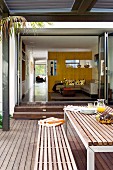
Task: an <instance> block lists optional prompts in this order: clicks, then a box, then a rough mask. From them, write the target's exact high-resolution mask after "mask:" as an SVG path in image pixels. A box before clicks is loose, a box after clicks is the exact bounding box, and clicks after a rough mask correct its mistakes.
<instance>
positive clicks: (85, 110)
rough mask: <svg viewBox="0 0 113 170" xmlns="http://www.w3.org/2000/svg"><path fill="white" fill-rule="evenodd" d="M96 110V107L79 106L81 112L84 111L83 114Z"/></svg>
mask: <svg viewBox="0 0 113 170" xmlns="http://www.w3.org/2000/svg"><path fill="white" fill-rule="evenodd" d="M96 111H97V108H94V107H93V108H88V107H82V108H81V111H80V112H81V113H84V114H95V113H96Z"/></svg>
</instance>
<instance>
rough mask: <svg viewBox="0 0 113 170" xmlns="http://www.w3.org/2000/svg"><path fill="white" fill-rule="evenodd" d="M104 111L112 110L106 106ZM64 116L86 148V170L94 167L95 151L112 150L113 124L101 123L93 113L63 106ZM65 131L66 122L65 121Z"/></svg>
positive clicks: (92, 169)
mask: <svg viewBox="0 0 113 170" xmlns="http://www.w3.org/2000/svg"><path fill="white" fill-rule="evenodd" d="M106 111H107V112H108V113H109V112H113V109H112V108H110V107H107V109H106ZM64 118H65V120H66V122H67V119H69V121H70V122H71V124H72V125H73V127H74V129H75V130H76V132H77V134H78V135H79V137H80V139H81V141H82V142H83V144H84V146H85V147H86V149H87V170H94V169H95V152H113V124H110V125H106V124H101V123H99V122H98V121H97V120H96V119H95V115H85V114H82V113H80V112H78V111H68V110H66V107H65V108H64ZM65 130H66V131H67V123H65Z"/></svg>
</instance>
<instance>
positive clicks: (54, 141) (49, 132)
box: [34, 125, 77, 170]
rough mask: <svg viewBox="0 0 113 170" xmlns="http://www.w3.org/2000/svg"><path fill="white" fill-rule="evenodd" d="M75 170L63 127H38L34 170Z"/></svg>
mask: <svg viewBox="0 0 113 170" xmlns="http://www.w3.org/2000/svg"><path fill="white" fill-rule="evenodd" d="M43 169H44V170H77V166H76V164H75V160H74V157H73V154H72V151H71V148H70V145H69V142H68V139H67V136H66V133H65V131H64V127H63V125H60V126H56V127H45V126H42V125H39V131H38V141H37V150H36V158H35V166H34V170H43Z"/></svg>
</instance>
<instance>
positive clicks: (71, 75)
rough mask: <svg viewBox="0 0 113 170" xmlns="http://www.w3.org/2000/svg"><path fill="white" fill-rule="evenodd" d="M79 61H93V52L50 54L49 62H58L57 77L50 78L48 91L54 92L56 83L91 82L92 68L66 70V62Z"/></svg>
mask: <svg viewBox="0 0 113 170" xmlns="http://www.w3.org/2000/svg"><path fill="white" fill-rule="evenodd" d="M67 59H70V60H74V59H79V60H92V52H49V53H48V60H57V71H56V72H57V75H56V76H48V91H49V92H52V87H53V85H54V84H55V81H62V80H63V79H64V78H66V79H68V80H79V79H85V80H91V79H92V68H66V65H65V60H67Z"/></svg>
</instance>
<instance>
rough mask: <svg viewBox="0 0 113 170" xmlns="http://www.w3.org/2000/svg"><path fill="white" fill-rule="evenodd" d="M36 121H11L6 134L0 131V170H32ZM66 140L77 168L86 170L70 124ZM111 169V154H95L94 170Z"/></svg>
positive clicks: (81, 145) (82, 149) (83, 157)
mask: <svg viewBox="0 0 113 170" xmlns="http://www.w3.org/2000/svg"><path fill="white" fill-rule="evenodd" d="M37 122H38V121H37V120H13V119H12V120H11V128H10V131H8V132H3V131H2V130H1V129H0V170H33V169H34V161H35V154H36V146H37V135H38V124H37ZM67 135H68V139H69V142H70V145H71V148H72V151H73V154H74V157H75V160H76V164H77V166H78V170H86V156H87V155H86V149H85V147H84V145H83V144H82V142H81V141H80V138H79V137H78V135H77V134H76V132H75V130H73V127H72V126H71V124H70V123H68V134H67ZM101 169H102V170H112V169H113V153H96V170H101Z"/></svg>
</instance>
